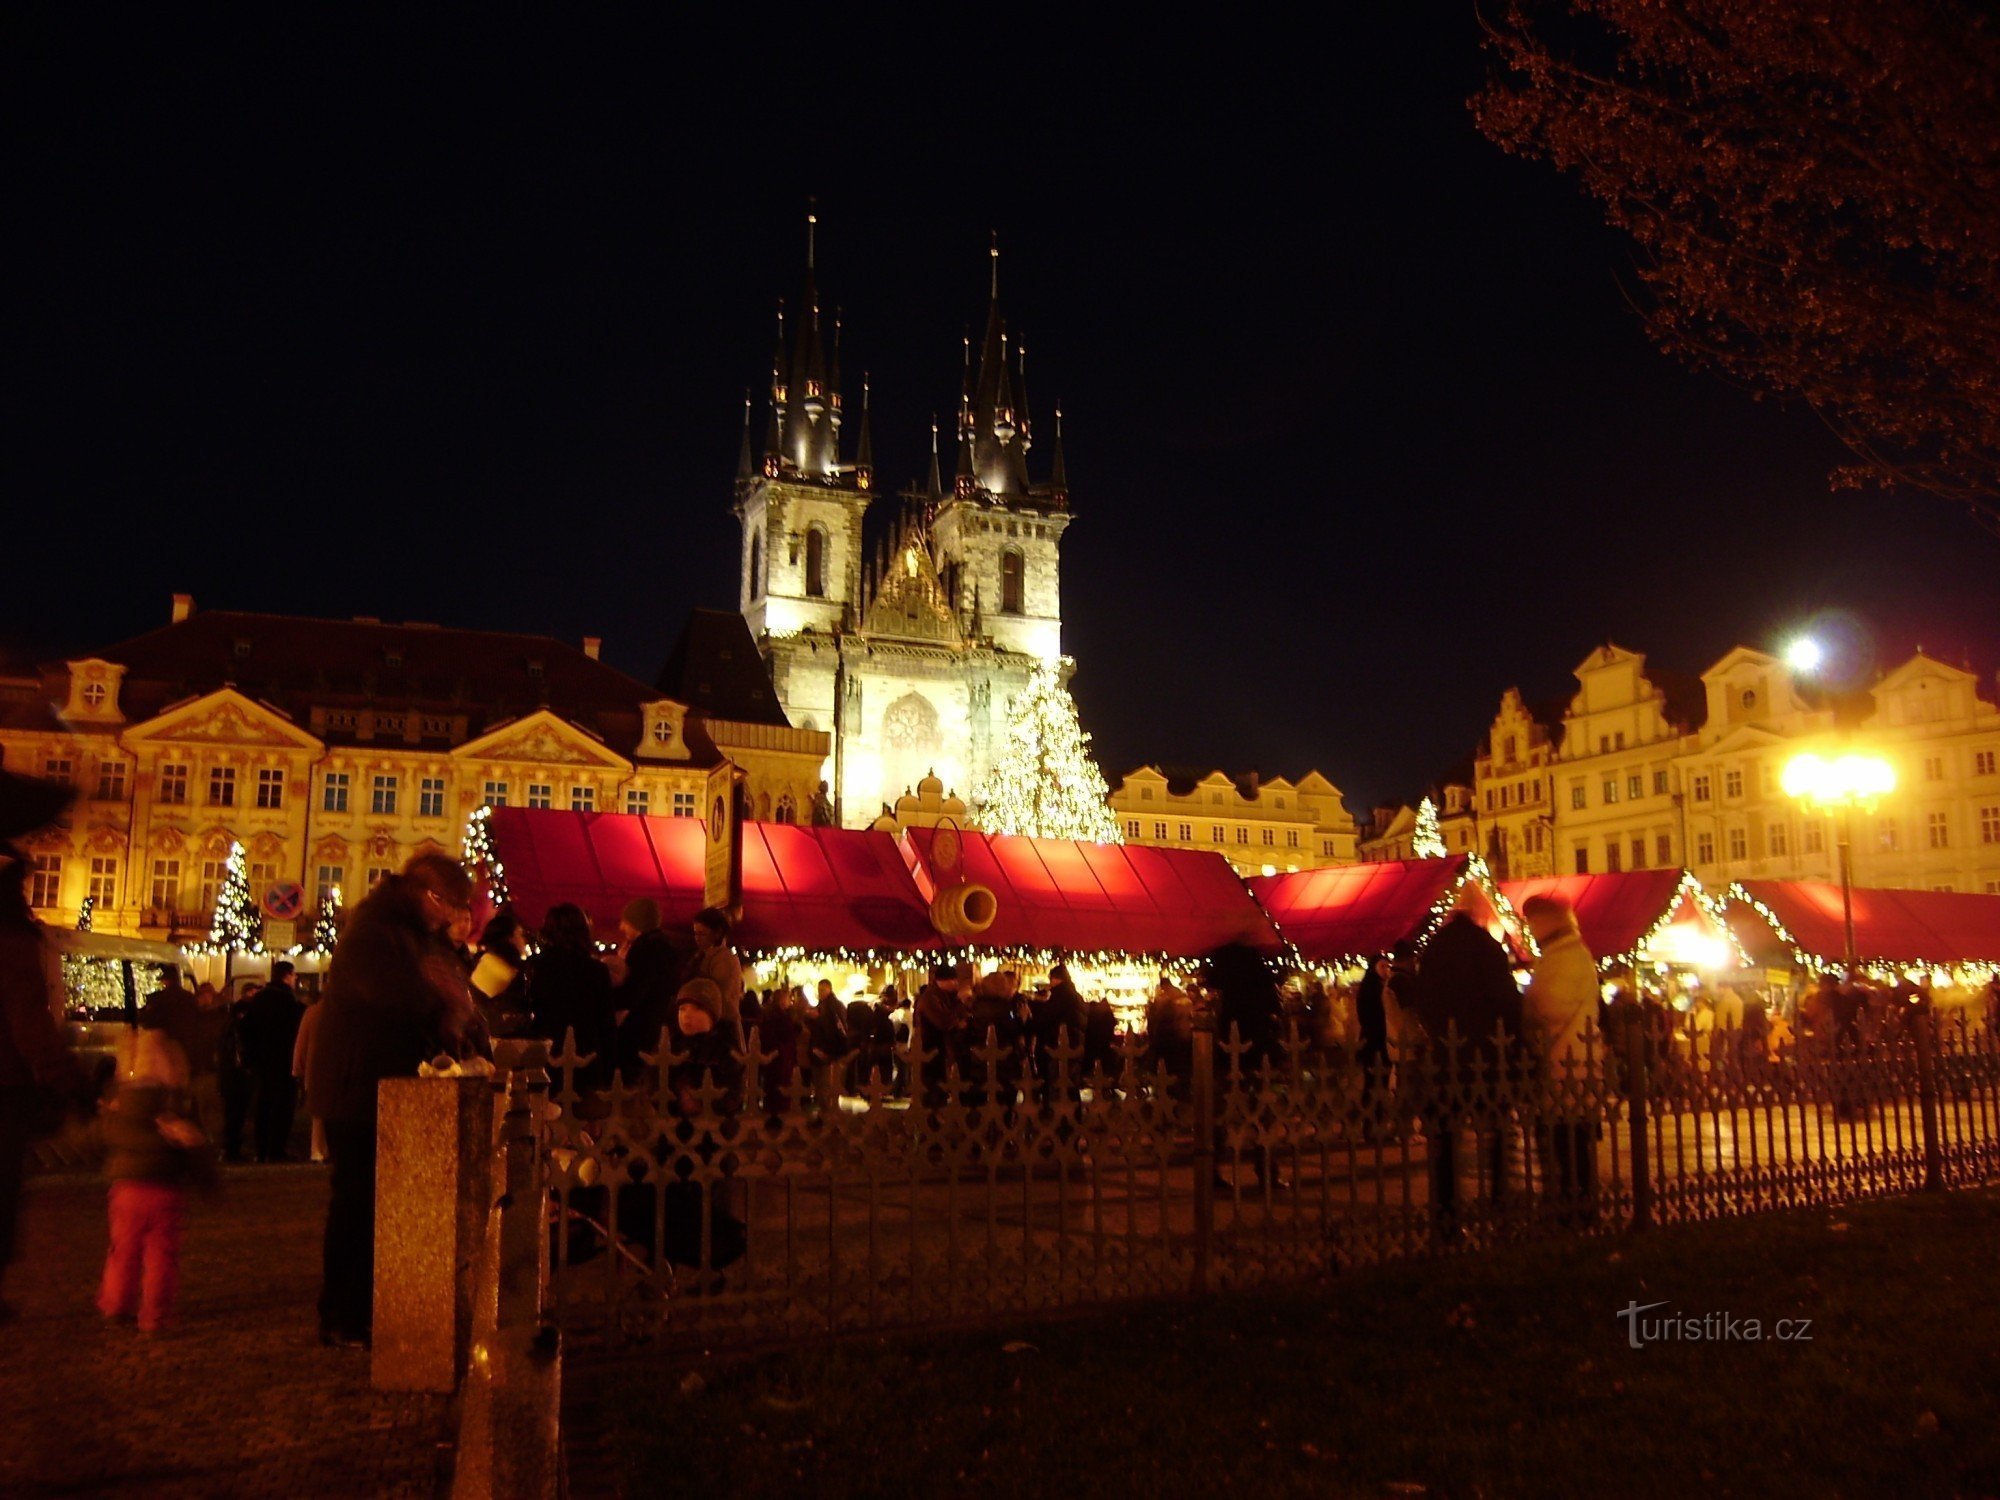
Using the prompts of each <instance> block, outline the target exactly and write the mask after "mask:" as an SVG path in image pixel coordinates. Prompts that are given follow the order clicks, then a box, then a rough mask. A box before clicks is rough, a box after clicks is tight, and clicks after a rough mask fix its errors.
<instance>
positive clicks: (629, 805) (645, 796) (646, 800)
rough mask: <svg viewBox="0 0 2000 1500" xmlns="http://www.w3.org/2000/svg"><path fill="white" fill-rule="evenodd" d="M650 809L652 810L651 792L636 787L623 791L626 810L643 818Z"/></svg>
mask: <svg viewBox="0 0 2000 1500" xmlns="http://www.w3.org/2000/svg"><path fill="white" fill-rule="evenodd" d="M652 810H653V794H652V793H651V792H648V791H643V790H641V789H640V788H638V787H630V788H628V789H627V790H626V792H625V811H626V812H628V813H630V814H632V815H634V816H636V817H641V818H643V817H645V816H646V814H647V813H649V812H651V811H652Z"/></svg>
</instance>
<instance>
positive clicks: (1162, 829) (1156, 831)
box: [1153, 823, 1167, 839]
mask: <svg viewBox="0 0 2000 1500" xmlns="http://www.w3.org/2000/svg"><path fill="white" fill-rule="evenodd" d="M1166 836H1167V825H1166V824H1164V823H1155V824H1154V825H1153V837H1154V838H1156V839H1163V838H1165V837H1166Z"/></svg>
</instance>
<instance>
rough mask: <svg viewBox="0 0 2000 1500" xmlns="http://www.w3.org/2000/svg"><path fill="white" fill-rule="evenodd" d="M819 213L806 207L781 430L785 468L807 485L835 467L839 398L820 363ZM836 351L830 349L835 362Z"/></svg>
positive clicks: (832, 375)
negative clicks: (800, 298) (801, 289)
mask: <svg viewBox="0 0 2000 1500" xmlns="http://www.w3.org/2000/svg"><path fill="white" fill-rule="evenodd" d="M818 270H819V212H818V206H817V200H814V199H808V200H807V205H806V294H805V310H804V312H803V313H801V314H800V317H799V319H798V324H799V327H798V333H797V336H796V337H795V338H794V339H793V342H792V351H791V364H790V371H791V381H790V385H791V390H790V392H789V394H790V397H791V400H790V401H789V402H788V403H787V409H786V413H785V418H786V420H785V427H784V438H785V443H784V456H785V461H786V463H787V464H788V465H789V466H790V467H791V468H792V469H794V470H795V471H797V472H798V473H800V474H802V475H804V476H806V477H807V478H810V479H819V480H831V479H833V478H834V477H835V475H836V473H837V472H838V469H839V465H840V398H839V396H838V395H837V394H836V393H835V392H836V387H837V385H838V382H839V374H838V365H837V363H830V362H829V361H828V359H827V357H826V346H825V344H824V342H823V340H822V337H821V328H820V300H819V281H818ZM838 355H839V345H838V343H837V342H836V344H835V359H836V361H837V359H838Z"/></svg>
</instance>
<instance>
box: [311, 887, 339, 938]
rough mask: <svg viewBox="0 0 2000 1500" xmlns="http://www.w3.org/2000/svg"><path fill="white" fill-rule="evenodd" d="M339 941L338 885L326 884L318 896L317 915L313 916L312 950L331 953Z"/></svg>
mask: <svg viewBox="0 0 2000 1500" xmlns="http://www.w3.org/2000/svg"><path fill="white" fill-rule="evenodd" d="M339 941H340V887H339V886H337V885H334V886H328V887H327V889H326V892H325V894H324V895H322V896H321V897H320V898H319V915H318V916H316V917H314V918H313V940H312V945H313V951H314V952H316V953H331V952H333V945H334V944H335V943H337V942H339Z"/></svg>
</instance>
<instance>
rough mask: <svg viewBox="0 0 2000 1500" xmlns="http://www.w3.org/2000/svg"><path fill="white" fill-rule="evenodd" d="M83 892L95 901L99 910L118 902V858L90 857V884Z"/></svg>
mask: <svg viewBox="0 0 2000 1500" xmlns="http://www.w3.org/2000/svg"><path fill="white" fill-rule="evenodd" d="M84 894H86V895H87V896H89V897H90V899H91V900H92V901H93V902H95V903H96V905H97V907H98V909H99V910H100V911H101V910H103V909H104V908H105V907H107V906H116V905H117V904H118V860H117V858H116V857H115V856H111V857H106V856H102V855H93V856H92V857H91V861H90V885H89V887H88V888H87V889H86V890H85V892H84Z"/></svg>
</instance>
